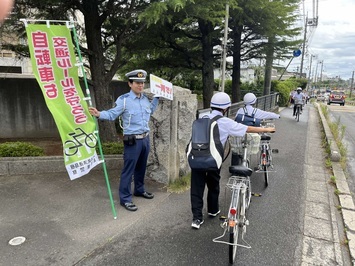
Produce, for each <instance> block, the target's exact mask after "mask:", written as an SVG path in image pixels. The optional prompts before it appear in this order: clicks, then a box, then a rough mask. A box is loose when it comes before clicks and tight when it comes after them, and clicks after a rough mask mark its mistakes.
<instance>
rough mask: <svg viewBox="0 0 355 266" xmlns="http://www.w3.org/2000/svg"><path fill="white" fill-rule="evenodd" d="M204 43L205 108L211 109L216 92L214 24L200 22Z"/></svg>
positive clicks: (203, 78) (203, 77)
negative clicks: (214, 92)
mask: <svg viewBox="0 0 355 266" xmlns="http://www.w3.org/2000/svg"><path fill="white" fill-rule="evenodd" d="M198 23H199V28H200V31H201V43H202V60H203V62H202V86H203V108H209V107H210V103H211V98H212V96H213V91H214V73H213V44H212V33H213V25H212V23H210V22H208V21H204V20H199V22H198Z"/></svg>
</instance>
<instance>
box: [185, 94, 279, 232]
mask: <svg viewBox="0 0 355 266" xmlns="http://www.w3.org/2000/svg"><path fill="white" fill-rule="evenodd" d="M210 106H211V109H212V112H211V113H210V114H208V116H209V118H210V119H212V118H213V117H215V116H217V115H220V116H223V117H221V118H220V119H218V120H217V124H218V130H219V136H220V140H221V143H222V145H223V146H224V145H225V143H226V142H227V138H228V136H239V137H242V136H244V135H245V134H246V133H247V132H248V133H262V132H266V133H267V132H268V133H273V132H275V128H262V127H252V126H246V125H243V124H240V123H237V122H236V121H233V120H232V119H230V118H228V117H225V116H224V115H226V114H227V113H228V110H229V108H230V106H231V100H230V97H229V95H228V94H227V93H225V92H218V93H216V94H215V95H213V97H212V99H211V105H210ZM220 171H221V169H218V170H194V169H191V190H190V196H191V211H192V216H193V218H192V224H191V227H192V228H194V229H199V228H200V226H201V225H202V224H203V223H204V219H203V213H202V210H203V198H204V197H203V195H204V191H205V187H206V186H207V188H208V192H207V213H208V216H209V217H211V218H213V217H216V216H217V215H218V214H219V213H220V209H219V202H218V198H219V180H220V178H221V176H220Z"/></svg>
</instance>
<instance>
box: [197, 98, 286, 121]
mask: <svg viewBox="0 0 355 266" xmlns="http://www.w3.org/2000/svg"><path fill="white" fill-rule="evenodd" d="M278 101H279V93H274V94H270V95H266V96H261V97H258V98H257V100H256V104H255V105H254V106H255V107H256V108H259V109H261V110H264V111H274V110H275V108H276V107H277V106H278ZM243 106H244V102H237V103H233V104H232V105H231V107H230V108H229V112H228V115H227V116H228V117H230V118H233V119H234V117H235V115H236V113H237V112H238V110H239V108H241V107H243ZM210 112H211V108H206V109H198V110H197V112H196V118H199V117H202V116H204V115H205V114H208V113H210Z"/></svg>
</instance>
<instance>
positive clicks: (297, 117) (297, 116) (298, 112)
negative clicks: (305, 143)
mask: <svg viewBox="0 0 355 266" xmlns="http://www.w3.org/2000/svg"><path fill="white" fill-rule="evenodd" d="M296 119H297V122H299V121H300V108H299V107H297V113H296Z"/></svg>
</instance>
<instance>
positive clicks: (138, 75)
mask: <svg viewBox="0 0 355 266" xmlns="http://www.w3.org/2000/svg"><path fill="white" fill-rule="evenodd" d="M125 76H126V77H127V78H128V79H129V80H132V81H137V82H144V81H145V79H146V77H147V72H146V71H145V70H143V69H137V70H133V71H131V72H128V73H127V74H126V75H125Z"/></svg>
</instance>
